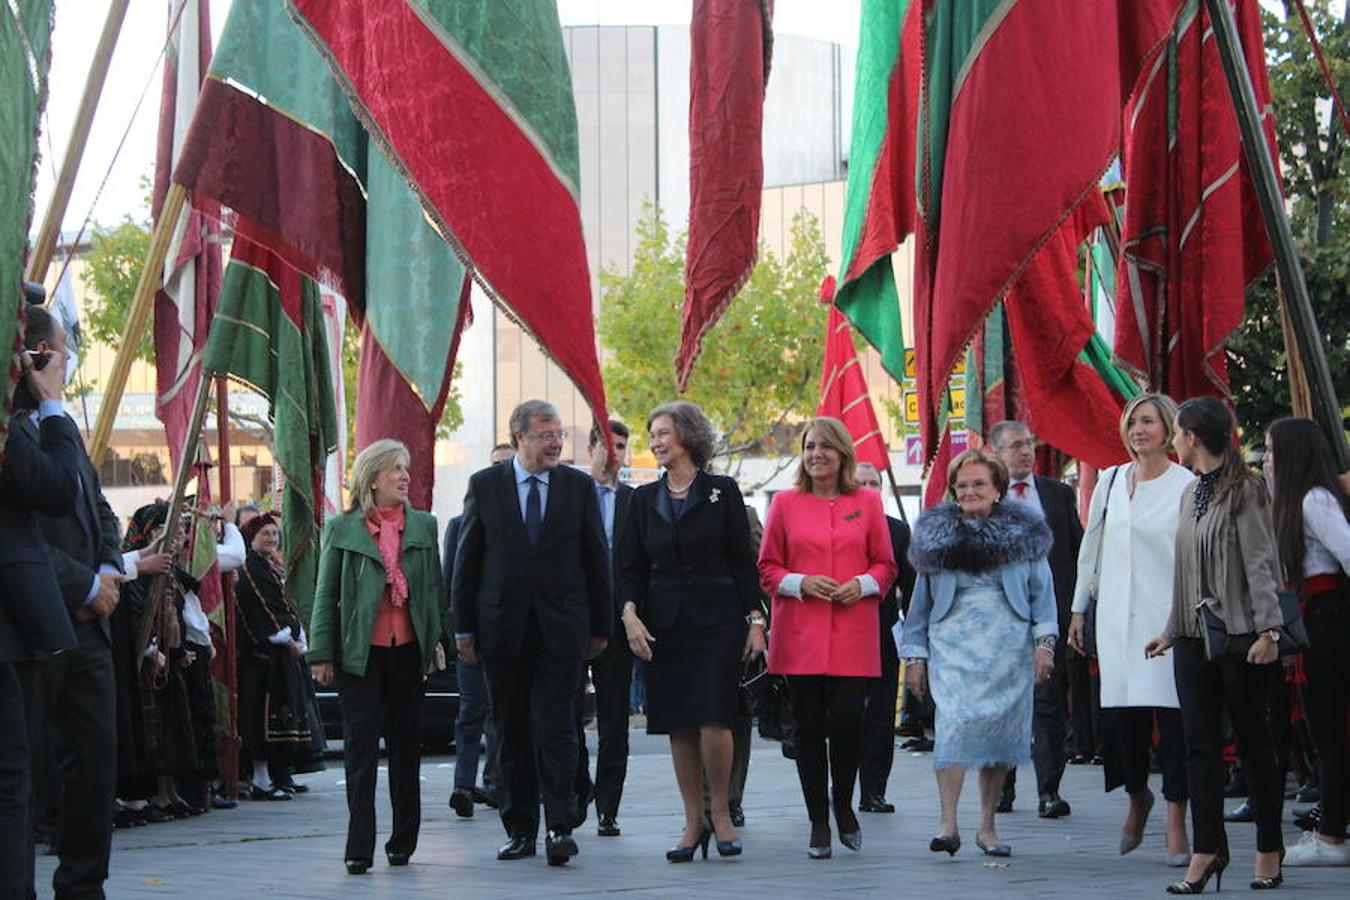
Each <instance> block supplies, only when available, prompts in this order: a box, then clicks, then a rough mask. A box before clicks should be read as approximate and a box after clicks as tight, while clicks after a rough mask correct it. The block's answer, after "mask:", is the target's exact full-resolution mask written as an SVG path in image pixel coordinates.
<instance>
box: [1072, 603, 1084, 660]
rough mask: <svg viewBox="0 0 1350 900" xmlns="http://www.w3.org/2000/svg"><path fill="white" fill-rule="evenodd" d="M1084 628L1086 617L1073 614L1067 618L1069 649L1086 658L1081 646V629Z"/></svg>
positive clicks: (1080, 614) (1082, 645)
mask: <svg viewBox="0 0 1350 900" xmlns="http://www.w3.org/2000/svg"><path fill="white" fill-rule="evenodd" d="M1086 627H1087V616H1085V615H1083V614H1082V613H1074V614H1073V615H1072V616H1071V617H1070V618H1069V638H1068V640H1069V648H1070V649H1072V650H1074V651H1075V652H1076V653H1077V654H1078V655H1079V656H1087V650H1086V648H1085V645H1084V644H1083V629H1084V628H1086Z"/></svg>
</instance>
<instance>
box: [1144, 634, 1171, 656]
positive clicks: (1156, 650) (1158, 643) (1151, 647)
mask: <svg viewBox="0 0 1350 900" xmlns="http://www.w3.org/2000/svg"><path fill="white" fill-rule="evenodd" d="M1171 646H1172V642H1171V641H1169V640H1168V639H1167V638H1165V637H1155V638H1154V639H1153V640H1151V641H1149V642H1148V643H1147V644H1145V645H1144V658H1145V659H1152V658H1153V657H1155V656H1162V655H1163V654H1164V653H1166V652H1167V650H1168V648H1170V647H1171Z"/></svg>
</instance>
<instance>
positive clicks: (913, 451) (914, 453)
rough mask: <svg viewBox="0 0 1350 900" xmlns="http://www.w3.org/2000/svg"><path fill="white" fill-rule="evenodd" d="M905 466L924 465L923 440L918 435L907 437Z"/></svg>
mask: <svg viewBox="0 0 1350 900" xmlns="http://www.w3.org/2000/svg"><path fill="white" fill-rule="evenodd" d="M905 465H907V466H921V465H923V438H921V437H919V436H918V435H917V434H909V435H905Z"/></svg>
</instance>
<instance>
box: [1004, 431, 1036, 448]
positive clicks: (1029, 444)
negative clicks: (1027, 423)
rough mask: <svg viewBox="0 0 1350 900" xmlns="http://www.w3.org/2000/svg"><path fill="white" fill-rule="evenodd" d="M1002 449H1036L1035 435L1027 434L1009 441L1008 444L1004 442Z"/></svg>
mask: <svg viewBox="0 0 1350 900" xmlns="http://www.w3.org/2000/svg"><path fill="white" fill-rule="evenodd" d="M1003 449H1004V450H1019V451H1020V450H1035V449H1036V436H1035V435H1034V434H1029V435H1027V436H1026V437H1024V438H1022V439H1021V440H1017V441H1013V442H1012V443H1010V444H1004V445H1003Z"/></svg>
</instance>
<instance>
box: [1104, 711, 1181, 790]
mask: <svg viewBox="0 0 1350 900" xmlns="http://www.w3.org/2000/svg"><path fill="white" fill-rule="evenodd" d="M1155 716H1156V719H1157V725H1158V736H1159V740H1158V756H1159V757H1160V758H1161V759H1162V793H1163V797H1164V798H1166V799H1167V800H1168V801H1169V802H1172V803H1181V802H1183V801H1185V799H1186V733H1185V728H1184V726H1183V725H1182V721H1181V710H1178V709H1157V708H1154V707H1152V706H1118V707H1108V708H1107V709H1104V710H1102V726H1103V729H1104V732H1105V733H1106V734H1107V735H1108V737H1109V739H1110V740H1111V742H1112V744H1113V746H1112V747H1111V748H1110V749H1109V751H1108V754H1107V764H1106V789H1107V790H1108V791H1111V790H1114V789H1115V788H1117V787H1118V786H1120V785H1122V784H1123V785H1125V793H1127V794H1142V793H1143V792H1144V791H1146V790H1148V773H1149V757H1150V753H1151V751H1152V749H1153V724H1154V719H1155Z"/></svg>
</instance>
